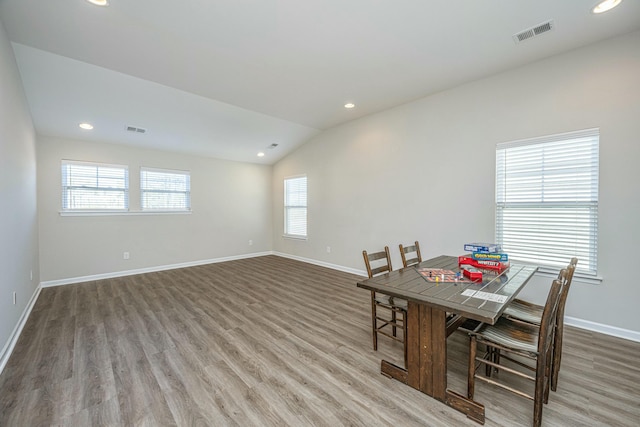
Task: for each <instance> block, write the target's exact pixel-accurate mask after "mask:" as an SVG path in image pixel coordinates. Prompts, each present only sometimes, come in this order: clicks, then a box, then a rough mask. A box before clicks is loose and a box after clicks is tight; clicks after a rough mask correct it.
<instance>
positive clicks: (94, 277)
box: [40, 251, 273, 288]
mask: <svg viewBox="0 0 640 427" xmlns="http://www.w3.org/2000/svg"><path fill="white" fill-rule="evenodd" d="M265 255H273V252H272V251H267V252H256V253H252V254H244V255H234V256H228V257H222V258H213V259H205V260H199V261H190V262H183V263H179V264H168V265H159V266H155V267H146V268H137V269H135V270H124V271H115V272H112V273H103V274H92V275H90V276H80V277H70V278H67V279H59V280H47V281H45V282H41V283H40V286H42V287H43V288H48V287H51V286H62V285H71V284H73V283H82V282H91V281H94V280H103V279H113V278H114V277H124V276H133V275H136V274H144V273H155V272H157V271H165V270H175V269H176V268H185V267H195V266H198V265H205V264H215V263H218V262H225V261H234V260H237V259H246V258H255V257H259V256H265Z"/></svg>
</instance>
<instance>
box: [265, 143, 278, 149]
mask: <svg viewBox="0 0 640 427" xmlns="http://www.w3.org/2000/svg"><path fill="white" fill-rule="evenodd" d="M277 146H278V144H271V145H270V146H268V147H267V150H273V149H274V148H276V147H277Z"/></svg>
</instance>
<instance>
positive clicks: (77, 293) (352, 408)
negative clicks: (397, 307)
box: [0, 256, 640, 426]
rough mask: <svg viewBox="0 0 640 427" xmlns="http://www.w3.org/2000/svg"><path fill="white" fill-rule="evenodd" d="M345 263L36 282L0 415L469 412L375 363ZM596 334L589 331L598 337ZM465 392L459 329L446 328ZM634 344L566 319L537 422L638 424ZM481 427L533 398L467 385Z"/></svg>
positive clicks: (430, 416) (439, 421)
mask: <svg viewBox="0 0 640 427" xmlns="http://www.w3.org/2000/svg"><path fill="white" fill-rule="evenodd" d="M357 280H358V277H357V276H354V275H351V274H347V273H342V272H338V271H334V270H330V269H327V268H322V267H318V266H314V265H310V264H305V263H302V262H298V261H293V260H289V259H285V258H281V257H276V256H266V257H260V258H252V259H246V260H238V261H231V262H225V263H219V264H210V265H205V266H199V267H192V268H186V269H179V270H171V271H165V272H158V273H149V274H144V275H137V276H129V277H123V278H116V279H108V280H101V281H95V282H88V283H82V284H76V285H67V286H60V287H56V288H45V289H43V290H42V292H41V294H40V297H39V299H38V301H37V303H36V305H35V307H34V309H33V312H32V314H31V317H30V318H29V320H28V322H27V324H26V325H25V328H24V330H23V332H22V336H21V337H20V339H19V341H18V343H17V345H16V348H15V350H14V352H13V355H12V356H11V359H10V360H9V362H8V364H7V366H6V368H5V370H4V372H3V373H2V375H1V376H0V426H47V425H52V426H101V425H105V426H107V425H109V426H119V425H125V426H171V425H179V426H227V425H228V426H284V425H287V426H311V425H313V426H339V425H349V426H391V425H395V426H421V425H422V426H453V425H469V426H477V424H476V423H474V422H472V421H470V420H468V419H466V418H465V417H464V416H463V415H462V414H460V413H458V412H457V411H455V410H453V409H451V408H449V407H447V406H445V405H444V404H442V403H440V402H437V401H435V400H433V399H431V398H429V397H428V396H426V395H424V394H422V393H420V392H418V391H416V390H414V389H412V388H410V387H408V386H406V385H404V384H401V383H399V382H397V381H394V380H390V379H388V378H385V377H384V376H382V375H381V374H380V360H381V359H382V358H385V359H388V360H391V361H392V362H394V363H398V364H402V347H401V344H399V343H396V342H393V341H392V340H390V339H387V338H386V337H380V343H379V351H378V352H374V351H373V350H372V348H371V330H370V305H369V304H370V299H369V294H368V292H367V291H365V290H363V289H359V288H357V287H356V286H355V283H356V281H357ZM593 343H598V344H597V345H594V344H593ZM448 345H449V362H448V363H449V370H450V373H449V377H448V380H449V385H450V388H452V389H454V390H456V391H459V392H461V393H464V390H465V378H466V377H465V376H466V357H467V339H466V337H465V336H463V335H462V334H453V336H452V337H450V338H449V342H448ZM639 354H640V344H639V343H633V342H630V341H625V340H621V339H616V338H611V337H607V336H603V335H599V334H595V333H592V332H588V331H583V330H579V329H575V328H571V327H566V328H565V346H564V355H563V359H562V370H561V372H560V381H559V385H558V392H556V393H552V394H551V396H550V399H549V404H548V405H545V407H544V412H543V425H545V426H585V425H588V426H610V425H616V426H638V424H639V420H640V403H639V402H640V364H639V363H638V361H639V356H638V355H639ZM476 399H477V400H478V401H481V402H482V403H484V404H485V405H486V417H487V421H486V425H487V426H515V425H524V426H528V425H530V423H531V417H532V413H533V403H532V402H530V401H528V400H525V399H522V398H519V397H517V396H514V395H512V394H509V393H507V392H504V391H502V390H499V389H496V388H494V387H491V386H489V385H484V384H478V386H477V390H476Z"/></svg>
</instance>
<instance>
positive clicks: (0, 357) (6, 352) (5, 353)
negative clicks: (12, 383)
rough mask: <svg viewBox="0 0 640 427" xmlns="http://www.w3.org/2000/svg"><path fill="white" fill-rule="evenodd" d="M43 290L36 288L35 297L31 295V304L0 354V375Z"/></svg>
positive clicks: (39, 287)
mask: <svg viewBox="0 0 640 427" xmlns="http://www.w3.org/2000/svg"><path fill="white" fill-rule="evenodd" d="M41 289H42V287H41V286H40V285H38V286H37V287H36V290H35V291H34V292H33V295H31V298H30V299H29V303H28V304H27V306H26V307H25V308H24V310H23V311H22V315H21V316H20V320H18V323H17V324H16V326H15V328H13V332H12V333H11V335H10V336H9V339H8V340H7V343H6V344H5V345H4V348H3V349H2V352H0V374H2V371H4V367H5V366H6V365H7V362H9V357H11V353H13V349H14V348H15V346H16V343H17V342H18V338H20V334H21V333H22V329H23V328H24V325H25V324H26V323H27V319H29V316H30V315H31V310H33V306H34V305H35V304H36V301H37V300H38V295H40V290H41Z"/></svg>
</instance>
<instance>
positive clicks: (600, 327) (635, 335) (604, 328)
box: [564, 317, 640, 342]
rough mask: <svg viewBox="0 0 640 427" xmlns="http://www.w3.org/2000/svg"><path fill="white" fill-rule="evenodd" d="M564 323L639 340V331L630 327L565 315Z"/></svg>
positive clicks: (613, 335)
mask: <svg viewBox="0 0 640 427" xmlns="http://www.w3.org/2000/svg"><path fill="white" fill-rule="evenodd" d="M564 322H565V325H569V326H575V327H576V328H580V329H586V330H588V331H594V332H598V333H601V334H605V335H610V336H612V337H618V338H623V339H625V340H630V341H635V342H640V332H639V331H632V330H630V329H622V328H618V327H616V326H609V325H604V324H602V323H596V322H591V321H589V320H583V319H577V318H575V317H565V318H564Z"/></svg>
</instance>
